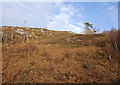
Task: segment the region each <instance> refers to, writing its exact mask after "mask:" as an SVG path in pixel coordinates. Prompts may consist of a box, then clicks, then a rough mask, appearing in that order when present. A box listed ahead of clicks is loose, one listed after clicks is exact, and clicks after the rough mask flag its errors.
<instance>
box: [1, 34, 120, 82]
mask: <svg viewBox="0 0 120 85" xmlns="http://www.w3.org/2000/svg"><path fill="white" fill-rule="evenodd" d="M53 33H54V32H53ZM54 34H56V36H58V38H57V37H56V38H55V39H51V38H50V36H46V37H45V38H44V39H34V42H33V41H29V42H25V43H23V42H22V43H16V44H13V45H12V46H11V44H9V43H8V44H3V56H2V57H3V80H2V81H3V82H4V83H10V82H13V83H67V82H68V83H93V82H94V83H95V82H96V83H112V82H114V81H115V80H117V78H118V75H117V72H118V63H117V62H116V61H114V60H113V59H111V60H109V59H108V58H107V57H108V54H109V52H108V51H107V50H105V49H110V48H111V45H110V44H109V43H108V42H107V41H106V39H107V38H108V37H107V36H103V34H100V35H99V34H98V35H90V36H89V35H74V34H66V32H55V33H54ZM60 35H61V36H60ZM64 35H66V36H65V39H64V38H63V36H64ZM85 36H86V37H87V38H86V37H85ZM74 37H77V38H79V39H81V40H82V41H79V42H77V41H76V39H74ZM66 38H71V40H73V41H74V43H71V40H70V41H69V42H67V41H66ZM56 43H57V44H56ZM85 44H86V45H85ZM107 45H109V46H107ZM106 47H107V48H106ZM108 47H110V48H108ZM114 56H115V55H114Z"/></svg>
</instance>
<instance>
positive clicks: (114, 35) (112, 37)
mask: <svg viewBox="0 0 120 85" xmlns="http://www.w3.org/2000/svg"><path fill="white" fill-rule="evenodd" d="M118 32H120V30H119V31H118V30H116V29H112V30H111V31H110V32H109V44H110V45H111V47H112V48H113V49H114V50H115V51H116V52H118V51H119V49H120V46H119V40H118V36H120V33H118Z"/></svg>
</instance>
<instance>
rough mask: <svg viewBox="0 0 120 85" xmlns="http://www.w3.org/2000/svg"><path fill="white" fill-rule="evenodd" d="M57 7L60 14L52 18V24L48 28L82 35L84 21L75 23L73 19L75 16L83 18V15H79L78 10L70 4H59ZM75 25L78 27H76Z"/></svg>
mask: <svg viewBox="0 0 120 85" xmlns="http://www.w3.org/2000/svg"><path fill="white" fill-rule="evenodd" d="M56 6H57V9H58V11H59V12H58V13H57V14H55V15H53V16H51V22H50V23H49V24H48V28H49V29H51V30H59V31H72V32H76V33H82V31H83V29H82V28H83V24H82V23H81V22H82V21H79V22H74V21H72V19H74V18H76V17H75V16H79V17H81V18H82V17H83V15H82V14H81V13H78V10H77V9H76V8H75V7H74V6H72V5H70V4H64V3H59V4H58V3H57V4H56ZM74 23H75V24H76V25H74Z"/></svg>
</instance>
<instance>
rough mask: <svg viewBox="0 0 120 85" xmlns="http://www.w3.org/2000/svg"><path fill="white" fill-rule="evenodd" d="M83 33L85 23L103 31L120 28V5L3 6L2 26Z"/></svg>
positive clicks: (27, 3) (108, 3)
mask: <svg viewBox="0 0 120 85" xmlns="http://www.w3.org/2000/svg"><path fill="white" fill-rule="evenodd" d="M25 20H26V25H27V26H29V27H45V28H48V29H50V30H58V31H72V32H76V33H82V32H83V31H84V29H83V28H84V24H83V23H84V22H89V23H92V24H93V27H96V28H98V29H99V30H101V31H102V30H110V29H111V28H112V27H114V28H118V3H117V2H2V24H0V25H7V26H25V25H24V21H25Z"/></svg>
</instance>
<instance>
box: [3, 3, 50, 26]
mask: <svg viewBox="0 0 120 85" xmlns="http://www.w3.org/2000/svg"><path fill="white" fill-rule="evenodd" d="M51 7H52V5H51V3H42V2H40V3H35V2H31V3H30V2H4V3H3V6H2V15H3V16H2V22H3V25H15V26H16V25H18V26H21V25H24V20H26V21H27V25H28V26H36V27H39V26H46V25H47V23H48V22H49V15H50V13H51Z"/></svg>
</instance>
